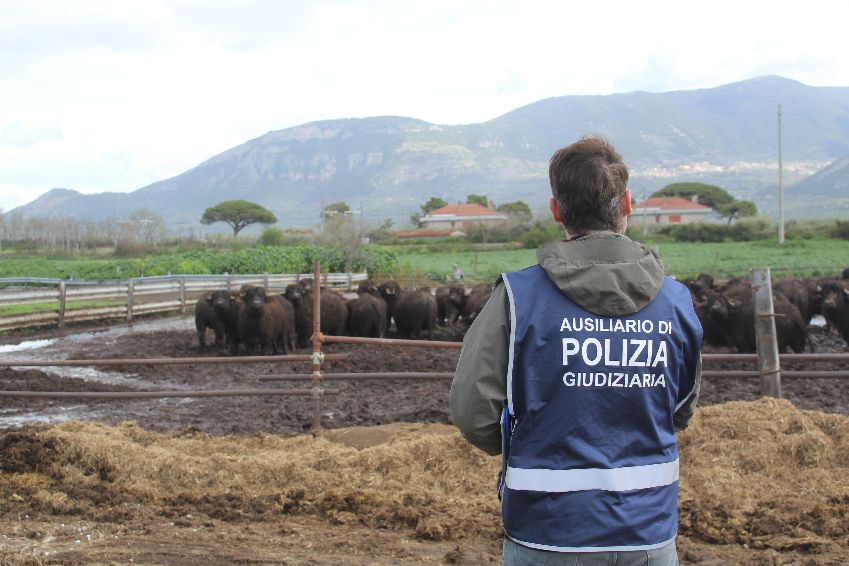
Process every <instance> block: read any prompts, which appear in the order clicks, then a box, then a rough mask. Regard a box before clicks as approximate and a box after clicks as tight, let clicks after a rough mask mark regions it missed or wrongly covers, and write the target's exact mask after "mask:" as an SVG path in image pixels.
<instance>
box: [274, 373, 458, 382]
mask: <svg viewBox="0 0 849 566" xmlns="http://www.w3.org/2000/svg"><path fill="white" fill-rule="evenodd" d="M311 377H312V374H311V373H292V374H285V375H264V376H261V377H260V378H259V380H260V381H298V380H301V379H310V378H311ZM453 377H454V374H453V373H428V372H373V373H325V374H323V378H324V379H331V380H367V379H387V380H390V379H424V380H439V379H452V378H453Z"/></svg>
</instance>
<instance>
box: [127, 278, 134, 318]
mask: <svg viewBox="0 0 849 566" xmlns="http://www.w3.org/2000/svg"><path fill="white" fill-rule="evenodd" d="M135 287H136V285H135V282H134V281H133V280H132V279H128V280H127V322H133V303H134V302H135V297H134V294H135Z"/></svg>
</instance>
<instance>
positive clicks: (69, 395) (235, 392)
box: [0, 389, 339, 399]
mask: <svg viewBox="0 0 849 566" xmlns="http://www.w3.org/2000/svg"><path fill="white" fill-rule="evenodd" d="M314 394H315V393H314V391H313V390H312V389H208V390H205V391H0V397H39V398H49V399H56V398H60V399H168V398H173V397H251V396H266V395H275V396H293V397H309V396H311V395H314ZM338 394H339V390H338V389H322V390H321V395H322V396H324V395H338Z"/></svg>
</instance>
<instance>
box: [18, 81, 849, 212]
mask: <svg viewBox="0 0 849 566" xmlns="http://www.w3.org/2000/svg"><path fill="white" fill-rule="evenodd" d="M778 104H782V105H783V107H784V112H785V124H784V128H785V130H784V131H785V132H786V133H785V136H786V139H785V143H784V158H785V163H786V164H787V165H788V169H787V171H786V173H785V177H786V179H787V182H788V184H792V183H793V182H795V181H800V180H801V179H803V178H804V177H806V176H808V175H810V174H812V173H814V172H815V171H816V170H818V169H821V168H822V167H823V166H825V165H827V164H828V163H830V162H832V161H834V160H836V159H839V158H841V157H842V156H844V155H847V154H849V87H811V86H807V85H804V84H803V83H800V82H798V81H794V80H791V79H785V78H782V77H778V76H774V75H773V76H766V77H756V78H754V79H749V80H747V81H741V82H737V83H730V84H727V85H720V86H718V87H714V88H708V89H698V90H690V91H686V90H678V91H670V92H666V93H650V92H645V91H635V92H631V93H617V94H611V95H577V96H575V95H570V96H560V97H551V98H546V99H543V100H540V101H537V102H533V103H531V104H528V105H525V106H522V107H520V108H516V109H514V110H511V111H510V112H507V113H505V114H503V115H501V116H498V117H496V118H493V119H492V120H488V121H486V122H481V123H477V124H463V125H439V124H431V123H429V122H425V121H423V120H419V119H416V118H410V117H403V116H376V117H370V118H342V119H335V120H320V121H316V122H309V123H306V124H301V125H298V126H294V127H292V128H286V129H283V130H274V131H269V132H267V133H265V134H263V135H261V136H258V137H256V138H254V139H251V140H248V141H246V142H244V143H243V144H240V145H238V146H235V147H232V148H230V149H227V150H225V151H223V152H221V153H219V154H217V155H214V156H212V157H210V158H208V159H206V160H204V161H203V162H202V163H200V164H198V165H197V166H195V167H193V168H191V169H189V170H187V171H185V172H184V173H181V174H179V175H176V176H174V177H171V178H169V179H164V180H162V181H158V182H156V183H152V184H150V185H147V186H145V187H142V188H140V189H137V190H136V191H133V192H130V193H114V192H107V193H97V194H87V195H83V194H80V193H78V192H77V193H76V194H73V193H74V192H76V191H71V192H55V193H54V191H56V189H54V190H51V191H49V192H48V193H45V194H44V195H41V196H40V197H39V198H37V199H35V200H34V201H32V202H31V203H28V204H26V205H23V206H22V207H19V208H18V209H15V210H17V211H19V212H21V213H22V214H26V215H29V216H68V215H73V216H76V217H80V218H83V217H85V218H90V219H94V220H100V219H104V218H106V217H108V216H109V215H113V216H117V217H126V216H128V215H129V213H130V212H131V211H132V210H133V209H136V208H141V207H144V208H148V209H150V210H153V211H154V212H156V213H157V214H160V215H161V216H162V217H163V219H164V220H165V222H166V224H168V225H169V226H174V227H177V228H180V227H199V226H200V225H199V219H200V216H201V214H202V212H203V210H204V209H205V208H207V207H209V206H213V205H215V204H217V203H218V202H220V201H223V200H229V199H237V198H243V199H246V200H252V201H254V202H258V203H260V204H262V205H263V206H266V207H268V208H270V209H271V210H272V211H273V212H274V213H275V214H276V215H277V217H278V218H279V219H280V224H281V225H284V226H286V225H305V224H315V223H317V222H318V220H319V214H318V212H319V210H320V208H321V206H322V204H327V203H329V202H335V201H339V200H344V201H346V202H349V204H351V205H352V206H354V205H355V204H356V203H357V202H364V203H365V207H364V208H365V209H366V210H367V215H368V216H369V217H370V218H378V217H379V216H380V215H381V214H384V215H385V217H395V218H398V219H399V221H400V220H401V219H403V217H404V216H405V215H406V216H409V212H411V211H414V210H415V209H417V208H418V206H419V205H420V204H421V203H423V202H424V201H425V200H427V198H428V197H430V196H439V197H442V198H446V199H447V200H449V201H454V200H464V199H465V195H466V194H470V193H476V194H480V193H485V194H487V195H488V196H489V197H490V198H491V199H493V200H494V201H496V202H505V201H513V200H517V199H522V200H525V201H526V202H528V203H529V204H530V205H531V206H532V208H533V207H534V204H535V203H536V202H537V201H539V202H543V201H544V199H545V198H547V195H548V190H549V189H548V180H547V164H548V159H549V157H550V155H551V153H553V151H554V150H556V149H557V148H558V147H561V146H562V145H564V144H566V143H569V142H571V141H574V140H575V139H578V138H580V137H582V136H584V135H587V134H601V135H604V136H605V137H607V138H608V139H610V140H611V141H612V142H613V143H614V145H615V146H616V147H617V149H618V150H619V152H620V153H621V154H622V155H623V156H624V159H625V161H626V163H627V164H628V165H629V167H630V169H631V171H632V177H631V185H632V188H633V189H634V190H635V193H636V194H642V193H643V192H648V191H654V190H657V189H659V188H661V187H662V186H664V185H665V184H667V183H670V182H674V181H679V180H693V181H703V182H711V183H715V184H719V185H720V186H723V187H724V188H726V189H727V190H729V192H731V193H732V194H734V195H735V196H737V197H740V198H750V199H754V200H756V202H757V203H758V206H759V209H760V210H762V211H766V212H767V213H771V212H773V211H774V210H775V209H776V207H777V199H776V198H775V197H774V194H776V193H777V188H776V187H777V116H776V112H777V108H778ZM789 132H792V135H788V133H789ZM60 191H68V189H62V190H60ZM791 193H792V194H793V195H798V197H799V198H800V202H801V204H800V206H795V207H791V208H790V209H792V210H794V212H795V213H796V214H799V215H800V216H806V215H808V216H810V215H815V214H816V212H817V210H818V209H819V207H821V206H823V204H824V203H825V202H826V201H827V199H828V198H830V197H831V196H832V192H830V191H829V190H825V191H821V194H819V195H811V194H807V193H806V192H805V191H804V185H803V186H802V191H801V192H798V193H793V192H792V191H788V195H790V194H791ZM833 196H835V197H836V196H839V193H836V192H835V193H834V195H833ZM824 199H825V200H824ZM399 223H400V222H399Z"/></svg>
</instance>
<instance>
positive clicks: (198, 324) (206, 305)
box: [195, 291, 226, 352]
mask: <svg viewBox="0 0 849 566" xmlns="http://www.w3.org/2000/svg"><path fill="white" fill-rule="evenodd" d="M225 292H226V291H225ZM214 293H215V292H214V291H207V292H205V293H204V294H202V295H201V296H200V297H198V300H197V304H196V305H195V329H196V330H197V336H198V346H199V347H200V351H201V352H203V351H205V350H206V329H207V328H211V329H212V330H213V332H215V346H216V347H217V348H222V347H223V346H224V340H225V338H226V329H225V325H224V321H222V320H221V318H220V317H219V315H218V313H216V312H215V303H214V300H215V299H214Z"/></svg>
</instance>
